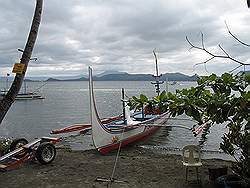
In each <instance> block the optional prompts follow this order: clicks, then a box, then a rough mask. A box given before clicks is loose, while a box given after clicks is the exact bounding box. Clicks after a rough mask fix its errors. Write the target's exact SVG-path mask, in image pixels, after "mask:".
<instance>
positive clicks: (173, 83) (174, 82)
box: [169, 81, 177, 85]
mask: <svg viewBox="0 0 250 188" xmlns="http://www.w3.org/2000/svg"><path fill="white" fill-rule="evenodd" d="M169 84H170V85H176V84H177V82H176V81H173V82H172V83H169Z"/></svg>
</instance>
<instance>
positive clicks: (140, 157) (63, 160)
mask: <svg viewBox="0 0 250 188" xmlns="http://www.w3.org/2000/svg"><path fill="white" fill-rule="evenodd" d="M115 157H116V152H112V153H110V154H108V155H101V154H100V153H98V152H97V151H96V150H87V151H70V150H67V149H57V156H56V159H55V160H54V161H53V162H52V163H51V164H48V165H40V164H39V163H37V162H29V163H26V164H25V165H24V166H21V167H20V168H17V169H14V170H9V171H7V172H0V173H1V175H0V187H8V188H11V187H13V188H14V187H25V188H29V187H96V188H98V187H107V182H97V181H96V179H97V178H106V179H107V178H110V176H111V174H112V171H113V166H114V162H115ZM202 163H203V166H202V167H201V168H200V169H199V174H200V178H201V181H202V186H201V185H197V184H195V183H191V184H186V182H185V169H184V167H183V165H182V157H181V156H180V155H175V154H160V153H155V152H152V151H150V150H149V149H145V148H141V147H136V146H133V147H126V148H124V149H122V150H121V153H120V156H119V159H118V163H117V168H116V170H115V174H114V178H115V179H117V180H119V181H124V182H123V183H112V186H111V187H168V188H172V187H173V188H182V187H190V188H191V187H211V186H212V185H210V183H209V179H208V168H218V167H225V166H228V167H230V166H231V164H232V162H231V161H225V160H221V159H204V160H202ZM190 169H191V170H190V171H189V180H191V181H192V182H193V181H194V182H195V180H196V174H195V168H194V169H192V168H190ZM229 171H230V169H229ZM229 173H230V172H229Z"/></svg>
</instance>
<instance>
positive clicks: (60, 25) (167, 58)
mask: <svg viewBox="0 0 250 188" xmlns="http://www.w3.org/2000/svg"><path fill="white" fill-rule="evenodd" d="M34 6H35V0H0V25H1V27H0V76H4V75H6V73H8V72H9V73H10V72H11V70H12V66H13V64H14V63H15V61H17V60H18V59H19V58H20V56H21V54H20V53H19V52H18V51H17V48H24V45H25V42H26V38H27V35H28V32H29V29H30V24H31V20H32V16H33V13H34V12H33V11H34ZM224 21H226V22H227V24H228V26H229V28H230V30H231V31H232V32H233V33H234V34H235V35H237V36H238V37H239V38H240V39H241V40H243V41H245V42H247V43H250V9H248V8H247V4H246V0H64V1H63V0H44V9H43V14H42V23H41V26H40V30H39V36H38V39H37V42H36V45H35V49H34V52H33V56H34V57H38V61H37V62H30V64H29V68H28V72H27V76H60V75H61V76H66V75H79V74H86V73H87V67H88V66H89V65H91V66H92V67H93V69H94V71H95V72H98V73H99V72H102V71H107V70H117V71H126V72H129V73H154V71H155V70H154V67H155V66H154V57H153V54H152V50H153V49H154V48H155V49H156V52H157V55H158V61H159V67H160V72H162V73H165V72H181V73H184V74H188V75H193V74H203V75H204V74H210V73H212V72H214V73H217V74H221V73H222V72H225V71H230V70H232V69H233V68H234V67H236V66H237V64H235V63H233V62H230V61H223V60H221V59H215V60H214V61H211V62H209V63H208V64H207V71H208V72H207V71H206V69H205V67H204V66H194V65H195V64H196V63H200V62H203V61H205V60H206V59H207V58H209V56H208V55H207V54H205V53H203V52H202V51H199V50H196V49H192V50H189V48H190V46H189V45H188V43H187V41H186V40H185V36H188V37H189V38H190V40H191V41H192V42H193V43H195V44H197V45H200V42H201V39H200V32H203V34H204V43H205V46H206V47H207V48H208V49H209V50H211V51H212V52H213V53H216V54H222V52H221V51H220V49H219V48H218V44H221V45H222V46H223V47H224V49H225V50H226V51H227V52H228V53H230V54H231V55H232V56H233V57H235V58H237V59H239V60H241V61H243V62H248V63H250V59H249V58H250V49H249V48H246V47H243V46H242V45H239V44H238V43H237V42H236V41H235V40H234V39H233V38H232V37H231V36H230V35H229V34H228V32H227V28H226V26H225V23H224ZM247 69H249V67H247Z"/></svg>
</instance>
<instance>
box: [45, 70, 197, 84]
mask: <svg viewBox="0 0 250 188" xmlns="http://www.w3.org/2000/svg"><path fill="white" fill-rule="evenodd" d="M113 73H114V74H108V72H104V73H102V74H99V75H97V76H94V77H93V80H96V81H152V80H154V78H153V76H152V75H151V74H128V73H126V72H116V71H115V72H113ZM101 75H102V76H101ZM197 78H198V76H197V75H193V76H188V75H185V74H181V73H166V74H163V75H162V77H161V80H163V81H164V80H168V81H196V80H197ZM87 80H88V78H85V77H81V78H79V79H65V80H61V79H55V78H49V79H48V80H47V81H49V82H51V81H87Z"/></svg>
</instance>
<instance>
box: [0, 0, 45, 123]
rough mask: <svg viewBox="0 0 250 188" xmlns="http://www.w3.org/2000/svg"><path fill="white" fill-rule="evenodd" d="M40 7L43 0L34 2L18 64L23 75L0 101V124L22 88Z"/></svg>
mask: <svg viewBox="0 0 250 188" xmlns="http://www.w3.org/2000/svg"><path fill="white" fill-rule="evenodd" d="M42 7H43V0H37V1H36V8H35V13H34V16H33V21H32V25H31V29H30V33H29V37H28V40H27V43H26V45H25V49H24V52H23V54H22V57H21V61H20V63H22V64H24V65H25V68H24V72H23V74H16V76H15V79H14V81H13V83H12V85H11V87H10V89H9V91H8V93H7V94H6V95H5V96H4V98H3V99H2V100H1V101H0V124H1V123H2V121H3V119H4V117H5V115H6V113H7V112H8V110H9V108H10V107H11V105H12V103H13V102H14V101H15V98H16V96H17V94H18V92H19V90H20V88H21V87H22V83H23V79H24V76H25V72H26V70H27V67H28V63H29V61H30V58H31V55H32V51H33V48H34V45H35V42H36V38H37V35H38V29H39V25H40V22H41V15H42Z"/></svg>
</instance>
